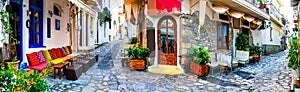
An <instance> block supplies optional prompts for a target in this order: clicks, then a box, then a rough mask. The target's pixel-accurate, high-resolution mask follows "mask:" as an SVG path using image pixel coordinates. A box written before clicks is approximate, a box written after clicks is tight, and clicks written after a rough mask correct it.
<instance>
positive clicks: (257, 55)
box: [250, 54, 260, 62]
mask: <svg viewBox="0 0 300 92" xmlns="http://www.w3.org/2000/svg"><path fill="white" fill-rule="evenodd" d="M250 56H252V57H253V59H254V61H257V62H259V61H260V55H259V54H250Z"/></svg>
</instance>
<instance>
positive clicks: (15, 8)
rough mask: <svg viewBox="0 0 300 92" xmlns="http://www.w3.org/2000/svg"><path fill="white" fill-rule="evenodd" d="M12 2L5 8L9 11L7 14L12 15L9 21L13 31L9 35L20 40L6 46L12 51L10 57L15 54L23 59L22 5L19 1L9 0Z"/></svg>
mask: <svg viewBox="0 0 300 92" xmlns="http://www.w3.org/2000/svg"><path fill="white" fill-rule="evenodd" d="M11 2H12V3H10V6H9V7H10V8H9V9H8V10H7V11H8V12H9V14H10V15H11V16H12V17H10V18H9V23H10V25H11V27H12V30H13V33H12V34H11V35H9V36H12V37H14V38H16V39H15V40H17V41H20V44H10V45H9V46H8V49H10V50H11V51H12V53H10V56H11V59H12V58H13V57H15V56H17V60H21V61H23V57H22V55H23V46H21V45H22V43H23V41H22V40H21V39H22V35H21V34H22V31H21V29H22V25H21V22H22V21H21V20H22V17H21V16H22V11H21V9H22V7H21V5H20V4H21V2H17V1H15V0H12V1H11ZM12 42H14V39H12V38H10V39H9V43H12Z"/></svg>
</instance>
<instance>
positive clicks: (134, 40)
mask: <svg viewBox="0 0 300 92" xmlns="http://www.w3.org/2000/svg"><path fill="white" fill-rule="evenodd" d="M137 42H138V39H137V38H136V37H132V38H130V40H129V44H137Z"/></svg>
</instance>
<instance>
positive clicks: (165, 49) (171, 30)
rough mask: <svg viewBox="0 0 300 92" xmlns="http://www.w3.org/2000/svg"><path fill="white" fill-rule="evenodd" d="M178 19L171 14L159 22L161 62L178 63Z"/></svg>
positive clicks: (167, 63)
mask: <svg viewBox="0 0 300 92" xmlns="http://www.w3.org/2000/svg"><path fill="white" fill-rule="evenodd" d="M176 27H177V26H176V21H175V19H174V18H173V17H171V16H164V17H162V18H161V19H160V20H159V22H158V51H159V52H158V54H159V55H158V56H159V62H158V63H159V64H166V65H176V64H177V60H176V59H177V58H176V56H177V47H176V44H177V41H176V38H177V35H176V34H177V32H176V30H177V29H176Z"/></svg>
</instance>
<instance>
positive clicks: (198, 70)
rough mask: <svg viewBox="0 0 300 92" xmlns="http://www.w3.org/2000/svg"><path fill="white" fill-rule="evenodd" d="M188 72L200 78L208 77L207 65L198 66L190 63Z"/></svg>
mask: <svg viewBox="0 0 300 92" xmlns="http://www.w3.org/2000/svg"><path fill="white" fill-rule="evenodd" d="M190 71H191V72H192V73H195V74H197V75H198V76H200V77H202V76H207V75H208V65H207V64H205V65H200V64H197V63H195V62H193V61H192V62H191V65H190Z"/></svg>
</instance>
